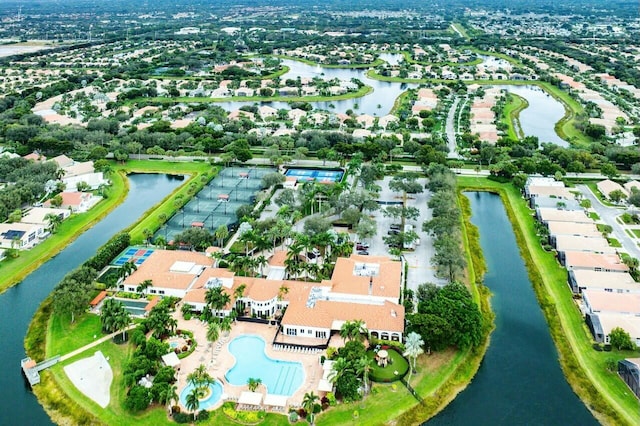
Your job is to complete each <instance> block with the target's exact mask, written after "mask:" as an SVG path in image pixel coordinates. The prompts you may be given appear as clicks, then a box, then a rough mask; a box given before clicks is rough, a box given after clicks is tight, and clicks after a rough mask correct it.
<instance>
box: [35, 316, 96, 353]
mask: <svg viewBox="0 0 640 426" xmlns="http://www.w3.org/2000/svg"><path fill="white" fill-rule="evenodd" d="M103 335H104V334H103V333H102V325H101V324H100V317H99V316H98V315H94V314H88V313H85V314H83V315H81V316H79V317H78V316H76V321H75V322H74V323H71V315H60V314H56V313H55V312H54V313H53V314H52V315H51V318H50V320H49V325H48V330H47V349H46V351H47V352H46V353H47V358H49V357H52V356H55V355H64V354H67V353H69V352H71V351H74V350H76V349H78V348H81V347H83V346H84V345H87V344H89V343H91V342H93V341H94V340H95V339H99V338H101V337H102V336H103ZM94 337H95V338H94Z"/></svg>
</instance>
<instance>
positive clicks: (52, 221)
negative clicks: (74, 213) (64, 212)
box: [44, 213, 62, 234]
mask: <svg viewBox="0 0 640 426" xmlns="http://www.w3.org/2000/svg"><path fill="white" fill-rule="evenodd" d="M44 220H45V221H47V222H49V229H50V230H51V233H52V234H55V233H56V230H57V229H58V226H60V224H61V223H62V218H61V217H60V215H58V214H53V213H48V214H47V215H45V217H44Z"/></svg>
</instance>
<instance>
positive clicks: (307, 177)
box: [285, 167, 344, 182]
mask: <svg viewBox="0 0 640 426" xmlns="http://www.w3.org/2000/svg"><path fill="white" fill-rule="evenodd" d="M285 176H287V177H295V178H297V179H298V181H300V182H304V181H317V182H340V181H341V180H342V176H344V171H343V170H324V169H306V168H299V167H296V168H291V169H287V171H286V172H285Z"/></svg>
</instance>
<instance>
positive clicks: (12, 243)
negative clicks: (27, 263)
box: [0, 222, 48, 249]
mask: <svg viewBox="0 0 640 426" xmlns="http://www.w3.org/2000/svg"><path fill="white" fill-rule="evenodd" d="M46 235H48V233H47V232H46V230H45V227H44V226H42V225H34V224H31V223H21V222H17V223H0V248H5V249H6V248H17V249H29V248H31V247H33V246H35V245H36V244H38V243H39V242H40V240H41V239H43V238H45V236H46Z"/></svg>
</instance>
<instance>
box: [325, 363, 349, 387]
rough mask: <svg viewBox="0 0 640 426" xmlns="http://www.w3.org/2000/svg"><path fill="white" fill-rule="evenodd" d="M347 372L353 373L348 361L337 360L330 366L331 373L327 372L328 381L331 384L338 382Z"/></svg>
mask: <svg viewBox="0 0 640 426" xmlns="http://www.w3.org/2000/svg"><path fill="white" fill-rule="evenodd" d="M349 372H351V373H352V372H353V369H352V368H351V365H350V364H349V361H347V360H346V359H344V358H338V359H336V360H335V362H334V363H333V365H332V366H331V371H330V372H329V376H328V379H329V381H330V382H331V383H335V382H337V381H338V380H340V378H341V377H342V376H344V375H345V374H346V373H349Z"/></svg>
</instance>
